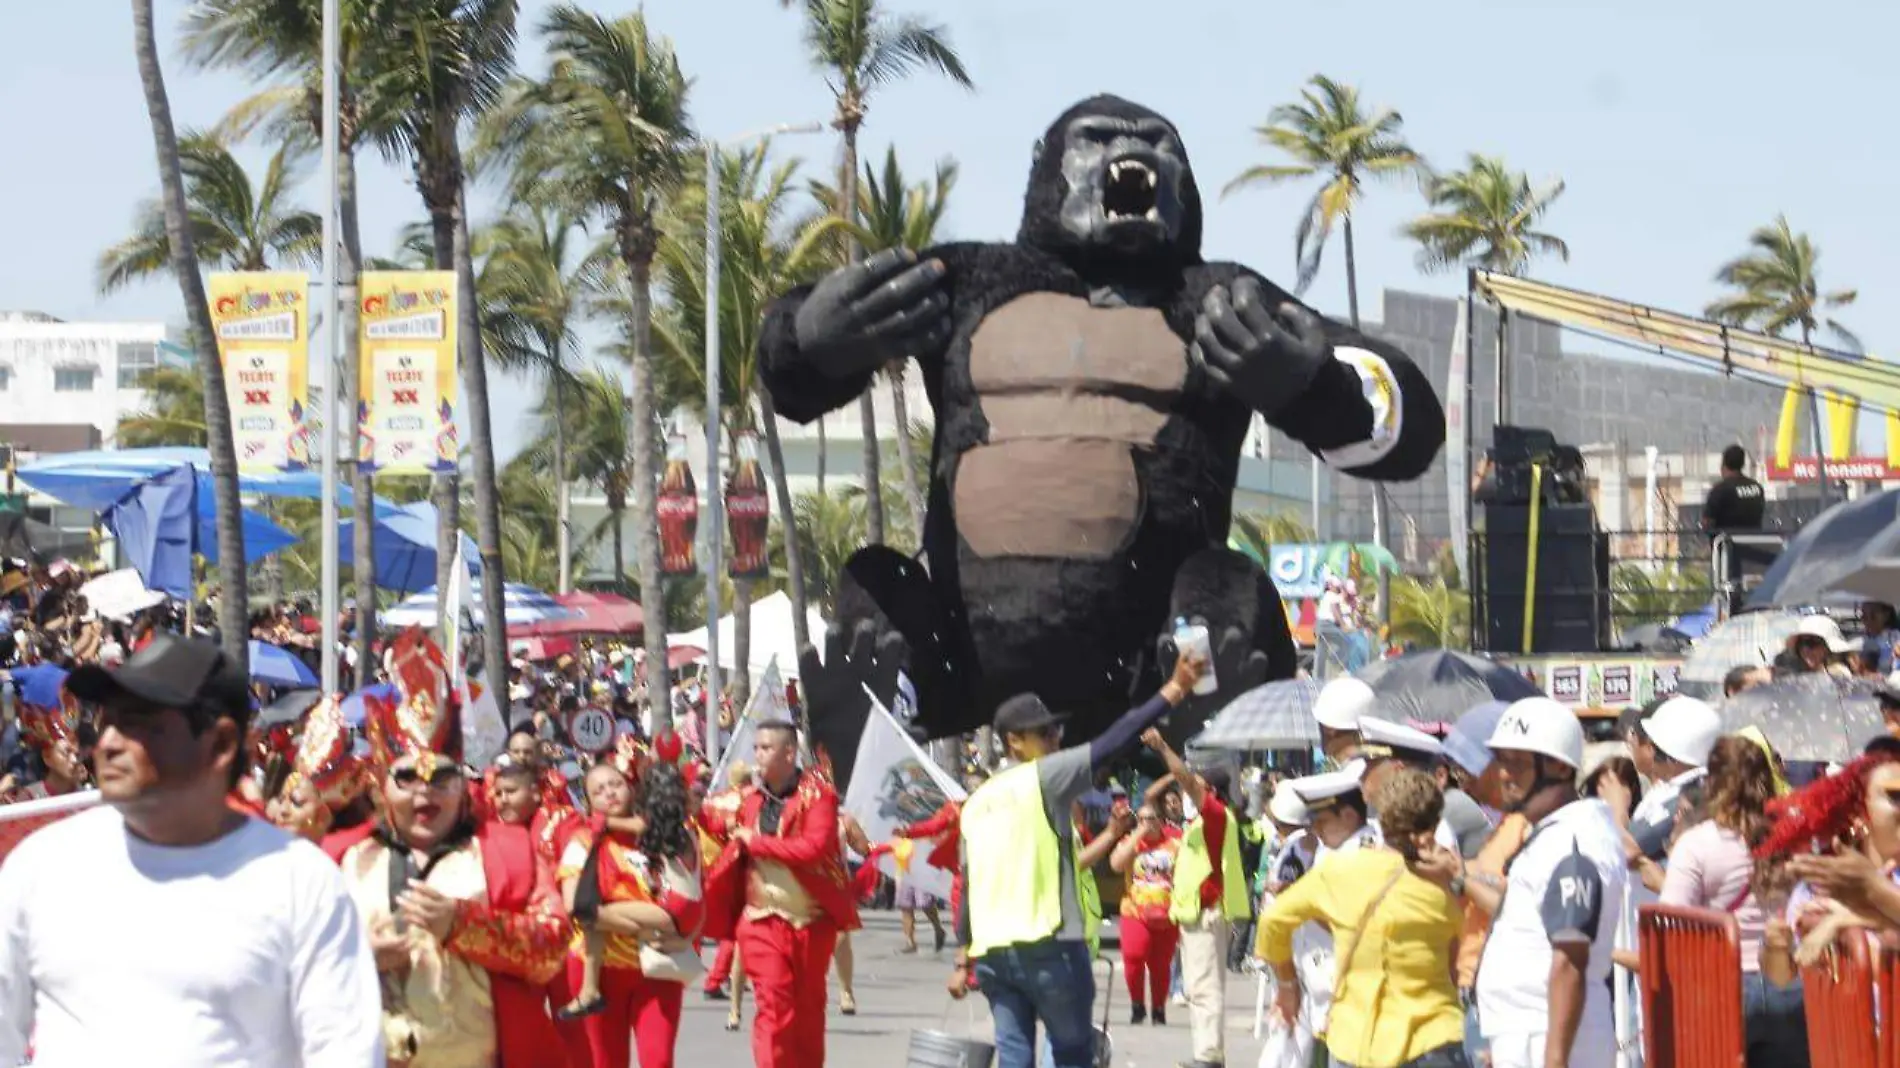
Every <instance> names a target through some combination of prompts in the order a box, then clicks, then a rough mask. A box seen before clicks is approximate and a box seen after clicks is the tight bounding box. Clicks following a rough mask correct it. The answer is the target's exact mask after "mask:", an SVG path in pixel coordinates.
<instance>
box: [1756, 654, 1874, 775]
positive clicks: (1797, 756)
mask: <svg viewBox="0 0 1900 1068" xmlns="http://www.w3.org/2000/svg"><path fill="white" fill-rule="evenodd" d="M1721 712H1722V730H1723V731H1724V732H1725V733H1728V734H1733V733H1735V732H1736V731H1739V730H1741V729H1742V728H1744V727H1759V728H1760V729H1761V733H1762V735H1763V737H1765V738H1767V739H1768V744H1769V745H1771V746H1774V748H1775V752H1777V753H1779V754H1781V759H1783V760H1815V761H1828V760H1839V761H1843V762H1845V761H1847V760H1848V759H1850V758H1851V757H1853V756H1854V755H1855V754H1857V753H1859V752H1860V749H1861V746H1863V745H1866V744H1867V742H1868V741H1869V740H1870V739H1873V738H1876V737H1879V736H1880V735H1882V734H1884V733H1886V726H1885V724H1884V723H1883V722H1882V719H1881V715H1880V702H1879V701H1878V700H1876V699H1875V697H1874V688H1873V686H1872V684H1870V683H1867V682H1864V681H1861V680H1858V679H1856V680H1851V681H1849V680H1838V679H1835V678H1834V677H1833V676H1832V675H1829V674H1826V673H1825V672H1811V673H1808V674H1803V675H1793V676H1789V677H1787V678H1781V679H1776V680H1775V681H1773V682H1771V683H1768V684H1767V685H1764V686H1756V687H1754V688H1752V689H1748V690H1743V691H1742V692H1741V693H1738V694H1736V695H1735V696H1734V697H1731V698H1729V699H1728V700H1727V701H1724V702H1722V708H1721Z"/></svg>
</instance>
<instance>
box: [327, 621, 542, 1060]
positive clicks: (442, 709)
mask: <svg viewBox="0 0 1900 1068" xmlns="http://www.w3.org/2000/svg"><path fill="white" fill-rule="evenodd" d="M395 667H396V674H397V678H398V683H397V685H398V689H399V692H400V698H399V700H398V701H396V702H388V701H381V702H371V703H370V704H369V706H368V716H367V718H366V724H365V725H366V733H367V735H368V737H369V742H370V749H371V753H372V759H373V760H374V763H375V765H376V767H377V768H378V769H379V770H382V771H386V770H387V769H388V768H389V767H390V765H391V764H393V763H394V762H396V761H397V760H399V759H402V758H404V757H410V756H413V757H414V758H415V759H416V766H417V769H418V770H419V771H421V772H422V774H423V775H424V776H428V775H432V774H433V773H434V771H435V768H436V766H437V765H438V764H439V763H459V762H460V759H461V750H462V732H461V724H460V718H461V717H460V714H459V713H460V709H459V708H458V707H457V705H456V703H455V701H454V699H453V696H452V691H451V689H450V688H449V687H448V685H447V677H448V676H447V672H446V670H445V669H444V667H443V660H442V656H441V653H440V651H439V650H437V649H436V648H435V646H434V645H433V643H431V642H430V641H429V640H428V638H427V637H425V636H424V635H423V634H422V633H421V631H420V630H419V629H413V628H412V629H411V631H410V632H409V633H407V634H405V635H403V636H402V637H401V638H400V639H398V641H397V644H396V653H395ZM443 846H444V848H439V849H438V850H436V851H435V852H434V853H433V855H431V856H430V857H427V858H418V857H415V856H414V855H412V854H410V852H409V851H408V850H407V849H405V848H403V847H402V845H401V844H400V843H399V842H398V841H397V839H396V836H395V834H394V832H393V831H390V830H389V829H387V828H386V827H379V828H378V830H377V832H376V833H375V834H373V835H372V836H370V837H369V838H367V839H365V840H364V841H362V842H360V843H358V844H357V845H355V846H353V847H351V848H350V849H349V851H348V852H347V853H345V854H344V856H343V860H342V868H343V876H344V881H345V882H346V883H347V884H348V886H349V888H350V895H351V897H352V898H354V899H355V901H356V906H357V910H358V911H359V913H361V915H362V916H363V919H364V922H365V924H366V925H367V926H368V927H369V929H370V930H371V931H372V932H376V931H386V930H390V929H392V927H393V916H392V914H393V911H394V910H393V903H392V898H393V897H394V896H396V895H397V894H399V893H401V892H402V890H403V889H404V888H405V887H406V884H407V882H408V880H409V879H419V880H420V881H422V882H424V883H426V884H428V885H429V886H431V887H433V888H434V889H435V890H436V891H438V892H439V893H441V894H443V895H445V896H447V897H450V898H453V899H455V900H456V902H457V904H456V914H455V921H454V925H453V927H452V928H451V930H450V933H449V936H448V937H447V938H446V939H443V940H442V941H441V942H439V943H438V942H437V940H436V939H435V938H434V936H433V935H431V934H430V933H429V932H427V931H423V930H418V929H416V928H413V927H410V928H406V932H407V935H408V937H409V939H410V954H409V967H408V968H406V969H403V970H399V971H393V972H386V973H384V976H383V996H384V1004H383V1015H384V1028H385V1035H386V1038H387V1039H388V1041H389V1046H390V1056H389V1061H390V1064H391V1065H392V1068H396V1066H403V1068H463V1066H467V1065H484V1066H486V1065H497V1066H499V1068H564V1066H566V1065H567V1064H568V1061H567V1056H566V1053H565V1050H564V1049H563V1048H562V1046H561V1043H560V1040H559V1038H558V1036H557V1035H556V1034H555V1031H554V1024H553V1021H552V1020H551V1019H550V1018H549V1016H548V1011H547V999H546V996H545V992H544V988H545V987H546V985H547V983H548V982H549V980H551V979H552V978H553V977H554V976H555V975H556V974H558V973H559V972H560V971H561V970H562V968H563V966H564V965H565V963H566V958H567V943H568V936H569V933H570V927H569V924H568V922H567V917H566V914H565V911H564V910H563V909H562V908H561V904H560V896H559V892H558V890H557V889H556V887H555V883H554V873H553V870H552V869H551V868H550V867H549V866H548V865H547V864H545V863H542V862H541V861H540V859H539V857H538V855H537V853H536V850H535V846H534V843H533V841H532V840H531V839H530V837H529V835H528V832H527V831H526V830H525V829H523V828H520V827H511V826H505V825H502V824H496V823H488V824H479V825H478V824H477V823H476V821H475V820H474V819H473V818H472V816H469V815H467V814H465V817H464V822H463V824H462V825H461V827H460V828H459V829H458V830H457V831H456V832H452V833H451V834H450V835H449V837H448V838H447V839H446V840H445V842H444V843H443Z"/></svg>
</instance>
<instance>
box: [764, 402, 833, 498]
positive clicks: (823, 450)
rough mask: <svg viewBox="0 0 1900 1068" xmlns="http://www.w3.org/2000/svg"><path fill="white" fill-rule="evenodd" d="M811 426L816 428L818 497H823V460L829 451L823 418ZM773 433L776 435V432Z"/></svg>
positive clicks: (819, 418)
mask: <svg viewBox="0 0 1900 1068" xmlns="http://www.w3.org/2000/svg"><path fill="white" fill-rule="evenodd" d="M812 425H813V426H816V427H817V428H818V496H820V497H823V496H824V495H825V459H826V454H827V453H829V452H830V451H831V446H830V445H829V444H828V443H827V442H826V440H825V417H824V416H822V415H821V416H819V417H818V421H817V422H816V423H814V424H812ZM773 433H774V434H776V433H777V431H776V430H775V431H773Z"/></svg>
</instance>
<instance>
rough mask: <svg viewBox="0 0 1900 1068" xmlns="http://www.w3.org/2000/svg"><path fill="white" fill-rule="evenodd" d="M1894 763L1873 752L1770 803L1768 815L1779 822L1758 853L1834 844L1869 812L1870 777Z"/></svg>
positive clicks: (1782, 851) (1756, 851)
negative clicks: (1817, 841)
mask: <svg viewBox="0 0 1900 1068" xmlns="http://www.w3.org/2000/svg"><path fill="white" fill-rule="evenodd" d="M1893 762H1894V758H1893V757H1892V756H1891V755H1889V754H1886V753H1869V754H1867V755H1866V756H1863V757H1860V758H1859V759H1857V760H1855V761H1854V762H1853V763H1852V764H1849V765H1847V766H1846V767H1845V768H1842V769H1841V770H1840V771H1838V772H1836V773H1835V774H1833V775H1829V776H1827V777H1826V778H1822V779H1816V780H1815V781H1813V782H1811V783H1809V784H1808V785H1806V786H1804V787H1802V788H1801V789H1799V790H1796V791H1795V792H1794V793H1791V794H1788V795H1787V796H1785V797H1777V798H1775V799H1774V800H1772V801H1770V802H1768V815H1769V817H1770V818H1771V819H1773V820H1774V821H1775V825H1774V827H1773V829H1771V830H1770V831H1769V832H1768V837H1767V838H1766V839H1765V840H1764V841H1763V842H1762V844H1761V845H1759V846H1757V847H1755V855H1756V856H1758V857H1772V856H1780V855H1782V854H1785V853H1793V852H1795V851H1797V850H1800V849H1805V848H1807V846H1808V843H1810V842H1813V841H1816V840H1819V841H1821V842H1824V843H1831V842H1833V841H1835V840H1836V839H1838V838H1840V837H1841V836H1843V835H1845V834H1846V833H1847V831H1848V829H1849V828H1851V827H1852V826H1853V825H1854V821H1855V820H1857V819H1859V818H1860V817H1861V815H1862V814H1863V813H1865V812H1866V811H1867V779H1868V777H1869V776H1871V775H1872V774H1873V771H1874V769H1875V768H1877V767H1880V766H1881V765H1882V764H1891V763H1893Z"/></svg>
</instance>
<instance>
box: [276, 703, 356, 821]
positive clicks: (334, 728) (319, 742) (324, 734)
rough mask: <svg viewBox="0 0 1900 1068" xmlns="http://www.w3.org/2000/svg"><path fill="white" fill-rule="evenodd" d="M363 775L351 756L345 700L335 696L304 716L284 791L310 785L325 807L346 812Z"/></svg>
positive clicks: (314, 707)
mask: <svg viewBox="0 0 1900 1068" xmlns="http://www.w3.org/2000/svg"><path fill="white" fill-rule="evenodd" d="M361 774H362V767H361V765H360V764H359V763H358V762H357V760H356V757H355V756H354V755H353V754H352V753H351V752H350V731H349V726H348V725H347V724H346V723H344V722H343V705H342V700H341V699H340V698H338V697H336V696H334V695H333V696H330V697H326V698H324V699H323V700H322V701H319V702H317V704H316V705H315V706H313V707H312V708H311V709H310V711H308V712H305V713H304V717H303V735H302V737H300V738H299V739H298V740H297V749H296V752H295V754H293V755H292V757H291V763H290V778H289V779H287V780H286V781H285V782H284V791H285V792H286V793H288V792H289V791H290V790H291V789H292V788H293V787H294V786H296V785H297V784H298V783H300V782H307V783H309V784H310V786H311V788H312V789H314V790H315V791H316V792H317V796H318V797H319V798H321V799H322V800H323V803H324V804H326V805H328V806H330V807H331V808H333V809H336V808H342V807H343V806H344V805H347V804H349V803H350V801H351V799H352V798H354V797H355V795H356V793H357V790H356V787H357V785H358V784H359V782H360V781H361V780H360V776H361Z"/></svg>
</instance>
